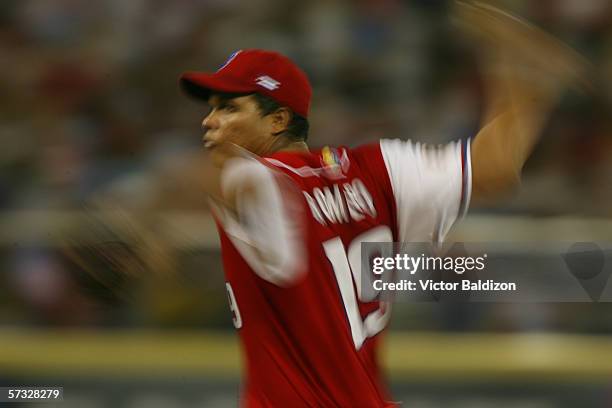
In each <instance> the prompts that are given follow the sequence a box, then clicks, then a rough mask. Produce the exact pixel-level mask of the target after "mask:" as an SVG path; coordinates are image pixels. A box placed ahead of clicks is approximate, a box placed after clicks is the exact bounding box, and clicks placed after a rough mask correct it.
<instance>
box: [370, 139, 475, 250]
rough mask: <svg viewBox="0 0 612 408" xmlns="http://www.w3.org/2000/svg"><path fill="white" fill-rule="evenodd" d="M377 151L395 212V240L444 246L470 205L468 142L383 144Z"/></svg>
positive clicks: (402, 142) (381, 142)
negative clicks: (455, 224) (397, 233)
mask: <svg viewBox="0 0 612 408" xmlns="http://www.w3.org/2000/svg"><path fill="white" fill-rule="evenodd" d="M462 143H465V144H466V145H464V146H462ZM380 148H381V151H382V155H383V158H384V161H385V166H386V167H387V172H388V174H389V178H390V180H391V186H392V188H393V195H394V197H395V204H396V206H397V222H398V230H399V240H400V241H402V242H410V241H412V242H441V241H443V239H444V237H445V236H446V234H447V233H448V231H449V230H450V228H451V227H452V225H453V224H454V223H455V221H456V220H457V218H458V217H461V216H463V214H459V212H460V210H464V209H467V204H468V203H469V197H470V188H471V174H470V155H469V151H470V149H469V142H454V143H450V144H447V145H444V146H437V147H433V146H428V145H424V144H421V143H413V142H412V141H403V140H399V139H395V140H388V139H383V140H381V141H380ZM462 149H464V154H465V157H464V160H463V162H464V163H463V165H462V159H461V156H462ZM462 197H463V198H462ZM462 200H463V202H461V201H462ZM462 212H463V213H464V212H465V211H462Z"/></svg>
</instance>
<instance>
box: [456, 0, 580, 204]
mask: <svg viewBox="0 0 612 408" xmlns="http://www.w3.org/2000/svg"><path fill="white" fill-rule="evenodd" d="M457 12H458V20H459V22H460V23H461V25H462V27H463V28H464V29H466V30H467V31H468V32H469V33H470V34H472V35H473V36H474V37H475V39H476V41H477V44H478V45H479V46H480V47H479V51H480V52H481V61H482V62H483V64H482V65H483V70H484V71H485V76H486V85H487V87H486V88H487V89H486V90H487V99H488V101H487V102H488V112H487V114H486V115H485V120H484V126H483V127H482V129H481V130H480V131H479V133H478V134H477V135H476V137H475V139H474V141H473V142H472V144H471V157H472V202H473V203H475V204H478V203H483V202H488V201H496V200H499V199H500V198H502V197H504V196H506V195H507V194H508V193H509V192H512V191H514V190H516V189H517V188H518V186H519V185H520V178H521V171H522V168H523V165H524V164H525V162H526V161H527V159H528V158H529V155H530V154H531V152H532V151H533V148H534V146H535V145H536V143H537V142H538V140H539V139H540V136H541V134H542V129H543V127H544V125H545V124H546V121H547V119H548V117H549V115H550V112H551V111H552V110H553V109H554V107H555V105H556V103H557V102H558V100H559V97H560V95H561V92H562V91H563V89H564V88H566V87H581V88H582V89H584V88H587V87H588V83H587V81H586V80H585V79H584V78H585V77H586V72H587V70H588V64H587V63H586V62H585V61H584V60H583V59H582V58H581V57H580V56H579V55H578V54H576V53H575V52H574V51H573V50H571V49H570V48H568V47H567V46H565V45H564V44H562V43H560V42H559V41H558V40H556V39H555V38H554V37H552V36H550V35H548V34H546V33H545V32H543V31H542V30H540V29H538V28H536V27H534V26H532V25H530V24H528V23H526V22H524V21H523V20H521V19H519V18H517V17H515V16H512V15H510V14H508V13H506V12H504V11H501V10H499V9H496V8H494V7H491V6H488V5H484V4H482V3H471V4H468V3H458V5H457Z"/></svg>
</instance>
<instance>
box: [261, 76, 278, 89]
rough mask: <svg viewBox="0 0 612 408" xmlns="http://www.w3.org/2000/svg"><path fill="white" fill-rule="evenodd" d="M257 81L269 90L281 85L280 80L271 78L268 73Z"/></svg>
mask: <svg viewBox="0 0 612 408" xmlns="http://www.w3.org/2000/svg"><path fill="white" fill-rule="evenodd" d="M255 83H256V84H257V85H259V86H261V87H263V88H266V89H267V90H270V91H273V90H275V89H276V88H278V87H279V86H280V84H281V83H280V82H278V81H277V80H276V79H274V78H270V77H269V76H267V75H262V76H260V77H258V78H257V79H256V80H255Z"/></svg>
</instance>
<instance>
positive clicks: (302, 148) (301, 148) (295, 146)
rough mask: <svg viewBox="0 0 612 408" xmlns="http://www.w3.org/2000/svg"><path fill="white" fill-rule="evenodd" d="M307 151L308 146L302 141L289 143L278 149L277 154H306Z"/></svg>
mask: <svg viewBox="0 0 612 408" xmlns="http://www.w3.org/2000/svg"><path fill="white" fill-rule="evenodd" d="M308 150H309V149H308V145H307V144H306V142H304V141H296V142H291V143H289V144H287V145H285V146H283V147H281V148H280V149H278V151H279V152H295V151H297V152H307V151H308Z"/></svg>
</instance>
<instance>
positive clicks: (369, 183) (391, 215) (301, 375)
mask: <svg viewBox="0 0 612 408" xmlns="http://www.w3.org/2000/svg"><path fill="white" fill-rule="evenodd" d="M336 152H337V153H338V156H342V155H343V153H344V152H346V157H348V159H349V163H350V165H349V166H348V169H347V171H346V172H345V174H344V175H345V177H344V178H336V179H333V178H327V177H325V176H323V175H321V176H319V177H316V176H310V177H302V176H300V175H298V174H295V172H294V171H292V170H290V169H287V168H284V167H282V166H278V165H276V166H275V168H277V169H278V170H280V171H282V172H283V173H285V174H287V175H288V176H289V177H290V178H291V179H292V180H293V182H294V183H295V185H296V186H297V187H298V188H299V189H301V190H302V191H304V192H307V193H311V192H312V190H313V189H314V188H315V187H318V188H323V187H324V186H330V187H331V186H333V184H341V185H342V184H344V183H347V182H352V181H353V180H355V179H356V178H359V179H361V181H362V182H363V183H364V185H365V186H366V188H367V189H368V191H369V192H370V194H371V196H372V198H373V202H374V206H375V208H376V216H375V217H370V216H366V217H365V218H364V219H362V220H360V221H359V222H353V221H351V222H348V223H337V224H333V223H327V225H321V223H320V222H318V221H316V220H315V219H314V218H313V216H312V214H311V211H310V209H309V207H308V206H307V205H306V201H305V200H304V206H305V207H304V211H305V213H306V215H307V217H306V218H307V221H306V222H307V226H306V229H307V237H306V244H307V253H308V256H307V257H306V259H304V262H306V263H307V267H308V268H307V269H308V272H307V273H306V275H305V276H304V277H303V278H301V280H300V281H299V282H298V283H296V284H294V285H292V286H289V287H284V288H283V287H279V286H276V285H274V284H272V283H270V282H268V281H266V280H264V279H262V278H261V277H259V276H258V275H257V274H256V273H255V272H253V270H252V269H251V267H250V266H249V265H248V264H247V263H246V261H245V260H244V259H243V257H242V256H241V255H240V253H239V251H238V250H237V249H236V247H235V246H234V245H233V244H232V242H231V240H230V238H229V237H228V235H227V234H226V233H225V232H224V231H223V228H222V226H221V225H219V232H220V237H221V247H222V253H223V262H224V268H225V274H226V279H227V281H228V282H229V283H230V285H231V287H232V290H233V293H234V295H235V299H236V303H237V306H238V309H239V312H240V315H241V320H242V326H241V327H240V328H239V329H238V333H239V335H240V339H241V344H242V347H243V351H244V356H245V363H246V364H245V365H246V378H245V384H244V395H243V397H242V401H243V406H246V407H249V408H254V407H390V406H395V405H394V404H393V403H391V402H389V400H390V397H389V395H388V392H387V389H386V386H385V384H384V380H383V378H382V376H381V370H380V367H379V366H378V355H377V354H378V348H379V344H380V342H381V335H380V334H377V335H375V336H373V337H370V338H367V339H366V340H365V342H364V343H363V345H362V346H361V348H359V349H357V348H356V347H355V344H354V341H353V338H352V336H351V329H350V326H349V323H348V320H347V313H346V311H345V308H344V304H343V300H342V297H341V296H340V293H339V288H338V283H337V280H336V277H335V274H334V271H333V269H332V266H331V264H330V261H329V260H328V258H327V256H326V254H325V251H324V248H323V246H322V243H323V242H325V241H327V240H329V239H332V238H334V237H340V238H341V240H342V242H343V244H344V246H345V249H346V247H347V246H348V244H349V243H350V242H351V241H352V240H353V239H354V238H355V237H356V236H358V235H360V234H361V233H363V232H364V231H367V230H369V229H371V228H373V227H376V226H380V225H386V226H388V227H389V228H390V230H391V231H392V234H393V239H394V240H396V239H397V228H396V222H395V217H396V215H395V212H396V211H395V201H394V199H393V193H392V189H391V184H390V181H389V177H388V175H387V171H386V168H385V164H384V161H383V158H382V154H381V152H380V147H379V145H378V144H373V145H368V146H364V147H361V148H359V149H356V150H352V151H351V150H349V149H345V148H340V149H338V150H336ZM272 158H273V159H276V160H279V161H280V162H282V163H284V164H286V165H288V166H290V167H291V168H293V169H299V168H303V167H304V166H307V167H310V168H313V169H321V167H322V164H321V163H322V162H321V155H320V152H312V153H288V152H283V153H277V154H275V155H274V156H273V157H272ZM277 164H278V163H277ZM272 165H273V166H274V164H272ZM378 307H379V302H378V301H374V302H367V303H362V302H360V303H359V311H360V314H361V317H362V318H365V317H366V316H367V315H368V314H369V313H371V312H373V311H375V310H377V309H378Z"/></svg>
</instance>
